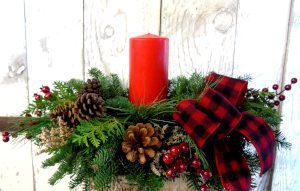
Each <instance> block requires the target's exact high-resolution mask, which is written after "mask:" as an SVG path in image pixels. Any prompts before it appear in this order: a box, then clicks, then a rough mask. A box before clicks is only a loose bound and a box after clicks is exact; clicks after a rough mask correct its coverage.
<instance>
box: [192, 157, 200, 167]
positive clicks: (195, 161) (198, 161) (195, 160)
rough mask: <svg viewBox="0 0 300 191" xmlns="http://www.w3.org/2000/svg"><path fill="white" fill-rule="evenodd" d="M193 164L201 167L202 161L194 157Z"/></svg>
mask: <svg viewBox="0 0 300 191" xmlns="http://www.w3.org/2000/svg"><path fill="white" fill-rule="evenodd" d="M191 166H192V167H193V168H195V169H197V168H199V167H200V166H201V162H200V160H198V159H193V160H192V163H191Z"/></svg>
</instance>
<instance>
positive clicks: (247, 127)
mask: <svg viewBox="0 0 300 191" xmlns="http://www.w3.org/2000/svg"><path fill="white" fill-rule="evenodd" d="M235 130H236V131H238V132H240V133H241V134H242V135H244V136H245V137H246V138H247V139H248V140H249V141H250V142H251V143H252V144H253V145H254V147H255V149H256V151H257V154H258V157H259V160H260V176H261V175H262V174H263V173H265V172H266V171H267V170H269V169H270V168H271V167H272V165H273V162H274V158H275V146H276V143H275V136H274V133H273V130H272V128H271V127H270V126H269V125H268V124H267V123H266V122H265V120H263V119H262V118H260V117H257V116H254V115H251V114H249V113H246V112H243V117H242V120H241V121H240V123H239V124H238V126H237V128H236V129H235Z"/></svg>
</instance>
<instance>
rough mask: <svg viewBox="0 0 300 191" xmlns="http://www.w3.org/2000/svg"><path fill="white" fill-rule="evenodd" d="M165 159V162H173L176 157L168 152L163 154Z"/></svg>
mask: <svg viewBox="0 0 300 191" xmlns="http://www.w3.org/2000/svg"><path fill="white" fill-rule="evenodd" d="M163 161H164V163H165V164H172V163H173V161H174V158H173V156H172V155H171V154H170V153H167V154H165V155H164V156H163Z"/></svg>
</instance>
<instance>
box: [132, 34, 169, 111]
mask: <svg viewBox="0 0 300 191" xmlns="http://www.w3.org/2000/svg"><path fill="white" fill-rule="evenodd" d="M129 60H130V69H129V100H130V101H131V103H133V104H136V105H147V104H151V103H153V102H155V101H160V100H163V99H166V97H167V92H168V62H169V39H168V38H165V37H160V36H156V35H152V34H146V35H142V36H138V37H134V38H131V39H130V50H129Z"/></svg>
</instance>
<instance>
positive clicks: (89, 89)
mask: <svg viewBox="0 0 300 191" xmlns="http://www.w3.org/2000/svg"><path fill="white" fill-rule="evenodd" d="M100 91H101V85H100V83H99V81H98V80H97V79H95V78H93V79H88V80H87V81H86V82H85V83H84V85H83V87H82V88H81V90H80V92H79V96H80V95H82V94H84V93H95V94H100V93H101V92H100Z"/></svg>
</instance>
